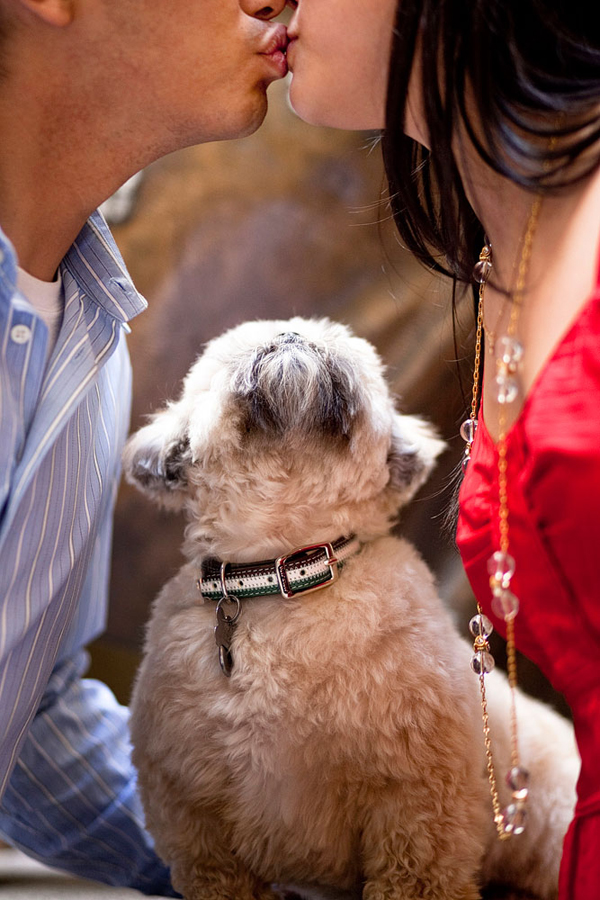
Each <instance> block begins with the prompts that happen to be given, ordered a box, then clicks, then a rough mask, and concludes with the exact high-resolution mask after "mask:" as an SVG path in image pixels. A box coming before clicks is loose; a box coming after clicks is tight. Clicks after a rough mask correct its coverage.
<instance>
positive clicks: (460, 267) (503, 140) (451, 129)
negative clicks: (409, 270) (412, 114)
mask: <svg viewBox="0 0 600 900" xmlns="http://www.w3.org/2000/svg"><path fill="white" fill-rule="evenodd" d="M593 5H594V4H592V7H593ZM599 23H600V17H598V16H596V15H594V14H593V12H592V9H591V8H590V2H589V0H398V12H397V17H396V28H395V31H394V37H393V44H392V54H391V63H390V74H389V82H388V95H387V111H386V128H385V131H384V134H383V139H382V147H383V157H384V164H385V169H386V175H387V178H388V182H389V186H390V201H391V205H392V212H393V215H394V219H395V221H396V225H397V228H398V231H399V233H400V237H401V239H402V240H403V242H404V243H405V244H406V246H407V247H408V248H409V249H410V250H411V251H412V252H413V253H414V254H415V255H416V256H417V257H418V258H419V259H421V260H422V261H423V262H424V263H425V264H426V265H429V266H432V267H433V268H435V269H438V270H439V271H443V272H446V274H450V275H452V276H454V277H455V278H458V279H459V280H463V281H469V280H470V275H471V271H472V268H473V264H474V262H475V260H476V258H477V256H476V254H477V252H478V250H479V248H480V247H481V238H482V230H481V225H480V223H479V222H478V220H477V218H476V216H475V213H474V212H473V210H472V209H471V207H470V206H469V203H468V201H467V198H466V196H465V192H464V189H463V186H462V182H461V179H460V176H459V172H458V168H457V166H456V161H455V157H454V153H453V148H452V140H453V135H454V134H455V131H456V125H457V123H460V122H462V124H463V126H464V128H465V129H466V132H467V134H468V135H469V136H470V138H471V140H472V141H473V143H474V145H475V147H476V149H477V151H478V153H479V154H480V156H481V157H482V159H484V160H485V161H486V162H487V163H488V164H489V165H490V166H491V167H492V168H493V169H494V170H496V171H497V172H499V173H501V174H503V175H506V176H507V177H509V178H511V179H512V180H514V181H515V182H517V183H519V184H521V185H523V186H524V187H525V188H529V189H531V190H540V189H546V190H558V189H560V187H565V186H566V185H568V184H571V183H573V182H575V181H577V180H579V179H581V178H583V177H585V176H586V175H588V174H589V173H590V172H591V171H593V170H594V169H595V168H596V167H597V166H598V165H599V164H600V24H599ZM416 48H418V52H419V55H420V63H421V88H420V89H421V91H422V103H423V114H424V119H425V127H426V130H427V133H428V138H429V140H428V143H429V146H430V147H431V150H427V149H426V148H425V147H423V146H421V145H420V144H418V143H416V142H415V141H413V140H411V139H410V138H408V137H407V136H406V135H405V134H404V119H405V113H406V98H407V93H408V85H409V80H410V75H411V70H412V67H413V61H414V59H415V58H416V55H417V54H416ZM552 136H555V137H556V141H555V142H553V143H552V144H551V142H550V138H551V137H552ZM550 148H552V149H550Z"/></svg>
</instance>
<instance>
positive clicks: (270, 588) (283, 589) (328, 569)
mask: <svg viewBox="0 0 600 900" xmlns="http://www.w3.org/2000/svg"><path fill="white" fill-rule="evenodd" d="M359 550H360V542H359V541H358V539H357V537H356V535H353V534H352V535H350V536H349V537H341V538H338V539H337V541H333V543H323V544H309V545H307V546H305V547H298V548H297V549H296V550H292V551H291V552H290V553H286V554H284V555H283V556H278V557H277V559H267V560H261V561H260V562H254V563H230V562H223V561H222V560H219V559H215V558H214V557H211V558H210V559H206V560H204V562H203V563H202V570H201V571H202V574H201V577H200V578H199V579H198V581H197V582H196V586H197V588H198V590H199V591H200V593H201V595H202V597H204V598H205V599H206V600H221V599H223V598H224V597H236V598H238V599H239V600H243V599H245V598H247V597H264V596H268V595H270V594H281V595H282V596H283V597H285V599H286V600H289V599H290V598H292V597H296V596H298V595H301V594H309V593H311V592H312V591H318V590H320V589H321V588H324V587H327V586H328V585H330V584H333V582H334V581H336V580H337V578H338V575H339V571H340V569H341V568H342V567H343V565H344V562H345V560H346V559H348V557H349V556H353V554H355V553H357V552H358V551H359Z"/></svg>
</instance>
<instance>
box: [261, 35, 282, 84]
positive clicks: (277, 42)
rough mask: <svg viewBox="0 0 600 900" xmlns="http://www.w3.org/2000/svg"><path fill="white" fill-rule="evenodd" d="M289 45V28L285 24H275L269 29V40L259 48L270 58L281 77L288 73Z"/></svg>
mask: <svg viewBox="0 0 600 900" xmlns="http://www.w3.org/2000/svg"><path fill="white" fill-rule="evenodd" d="M287 46H288V37H287V30H286V27H285V25H281V24H278V25H274V26H272V27H271V29H270V31H269V35H268V38H267V40H266V41H265V42H264V44H263V47H262V49H261V50H259V53H260V55H261V56H265V57H266V58H267V59H269V60H270V61H271V62H272V63H273V65H274V66H275V67H276V68H277V71H278V74H279V77H280V78H283V77H284V75H286V74H287V60H286V55H285V54H286V50H287Z"/></svg>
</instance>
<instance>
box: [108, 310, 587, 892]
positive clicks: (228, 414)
mask: <svg viewBox="0 0 600 900" xmlns="http://www.w3.org/2000/svg"><path fill="white" fill-rule="evenodd" d="M442 448H443V445H442V443H441V442H440V441H439V440H437V438H436V437H435V436H434V435H433V434H432V433H431V431H430V429H429V428H428V427H426V426H425V425H424V424H423V423H422V422H420V421H419V420H417V419H415V418H411V417H407V416H402V415H399V414H398V413H396V412H395V410H394V406H393V401H392V399H391V397H390V393H389V391H388V388H387V386H386V384H385V381H384V378H383V375H382V366H381V362H380V360H379V358H378V357H377V354H376V353H375V351H374V350H373V348H372V347H371V346H370V345H369V344H368V343H367V342H366V341H363V340H361V339H359V338H357V337H355V336H353V335H352V334H351V333H350V332H349V331H348V330H347V329H346V328H345V327H343V326H341V325H337V324H333V323H331V322H329V321H326V320H322V321H312V320H308V321H307V320H302V319H292V320H291V321H286V322H283V321H277V322H255V323H247V324H245V325H242V326H240V327H238V328H235V329H233V330H231V331H229V332H227V333H226V334H225V335H223V336H222V337H220V338H218V339H216V340H214V341H212V342H211V343H210V344H209V345H208V346H207V348H206V350H205V352H204V354H203V355H202V356H201V357H200V359H199V360H198V361H197V363H196V364H195V366H194V367H193V368H192V370H191V371H190V373H189V374H188V376H187V378H186V380H185V383H184V389H183V392H182V395H181V398H180V399H179V400H178V401H177V402H175V403H172V404H169V406H168V407H167V408H166V409H165V410H164V411H162V412H160V413H158V414H157V415H156V416H155V417H154V419H153V420H152V422H151V423H150V424H149V425H148V426H146V427H145V428H142V429H141V430H140V431H139V432H138V433H137V434H136V435H134V436H133V438H131V439H130V441H129V443H128V446H127V449H126V453H125V467H126V472H127V475H128V477H129V479H130V480H132V481H134V482H136V483H137V484H138V485H139V486H140V487H141V488H142V489H143V490H144V491H146V492H147V493H148V494H149V495H150V496H151V497H152V498H153V499H155V500H158V501H159V502H160V503H162V504H164V505H166V506H168V507H171V508H180V507H183V508H184V509H185V511H186V513H187V517H188V521H189V524H188V526H187V529H186V538H185V544H184V550H185V553H186V556H187V558H188V560H189V562H188V563H187V565H185V566H184V567H183V568H182V570H181V571H180V572H179V574H178V575H177V576H176V577H175V578H174V579H173V580H172V581H171V582H169V583H168V584H167V585H166V587H165V588H164V589H163V591H162V593H161V594H160V596H159V597H158V599H157V600H156V602H155V605H154V609H153V614H152V619H151V622H150V624H149V627H148V632H147V641H146V651H145V658H144V661H143V663H142V666H141V669H140V672H139V675H138V678H137V682H136V686H135V690H134V696H133V702H132V722H131V724H132V736H133V742H134V747H135V755H134V760H135V763H136V765H137V767H138V769H139V781H140V787H141V791H142V796H143V800H144V805H145V810H146V816H147V824H148V827H149V829H150V830H151V832H152V833H153V835H154V837H155V839H156V844H157V848H158V851H159V853H160V854H161V855H162V856H163V857H164V858H165V860H167V861H168V863H169V864H170V865H171V867H172V875H173V882H174V884H175V886H176V887H178V888H179V890H181V891H182V892H183V894H184V895H185V897H186V900H251V898H254V900H267V898H271V897H273V896H276V893H275V888H273V887H272V885H273V884H275V883H278V884H280V885H281V884H286V885H296V886H298V887H297V888H296V889H297V890H300V891H301V892H303V894H304V895H305V896H307V897H308V896H315V897H360V896H362V897H363V898H365V900H367V898H368V900H384V898H385V900H400V898H402V900H409V898H410V900H412V898H417V897H418V898H435V900H471V898H476V897H479V889H480V886H481V884H482V883H483V882H484V881H486V880H490V879H494V878H501V879H503V880H508V881H509V882H511V883H512V884H514V885H517V886H520V887H523V888H528V889H530V890H533V891H534V892H535V893H537V894H538V895H539V896H540V897H543V898H550V897H552V896H554V894H555V892H556V883H557V871H558V863H559V859H560V853H561V844H562V838H563V836H564V833H565V830H566V827H567V824H568V822H569V820H570V817H571V814H572V809H573V805H574V784H575V779H576V776H577V770H578V758H577V754H576V751H575V747H574V742H573V735H572V729H571V727H570V725H569V724H568V723H567V722H566V721H564V720H563V719H561V718H560V717H559V716H558V715H557V714H555V713H554V712H552V711H551V710H549V709H547V708H546V707H544V706H542V705H540V704H539V703H537V702H535V701H533V700H531V699H528V698H526V697H525V696H522V695H520V696H519V698H518V712H519V722H520V740H521V752H522V757H523V760H524V763H525V764H526V765H527V766H528V767H529V769H530V770H531V802H530V811H529V818H528V829H527V831H526V832H525V833H524V834H523V835H521V836H519V837H515V838H512V839H511V840H510V841H507V842H502V843H501V842H499V841H498V840H497V838H496V835H495V830H494V827H493V823H492V821H491V820H492V812H491V803H490V799H489V789H488V784H487V775H486V768H485V755H484V747H483V738H482V733H481V710H480V702H479V683H478V679H477V678H476V676H475V675H473V673H472V672H471V670H470V666H469V662H470V656H471V649H470V646H469V644H468V643H467V641H465V640H463V639H462V638H461V637H460V636H459V635H458V633H457V631H456V629H455V626H454V624H453V621H452V619H451V617H450V615H449V613H448V612H447V611H446V610H445V609H444V607H443V605H442V603H441V602H440V600H439V598H438V596H437V593H436V589H435V586H434V583H433V578H432V576H431V574H430V572H429V571H428V569H427V568H426V566H425V565H424V563H423V562H422V561H421V559H420V558H419V556H418V555H417V553H416V552H415V550H414V549H413V548H412V547H411V546H410V545H409V544H408V543H407V542H406V541H404V540H400V539H397V538H395V537H391V536H390V535H389V532H390V529H391V526H392V524H393V522H394V520H395V518H396V516H397V512H398V510H399V508H400V507H401V506H403V505H404V504H405V503H406V502H407V501H408V500H409V499H410V497H411V496H412V495H413V493H414V492H415V491H416V490H417V488H418V487H419V486H420V485H421V484H422V483H423V481H424V480H425V478H426V476H427V474H428V473H429V471H430V469H431V467H432V466H433V464H434V461H435V458H436V456H437V455H438V454H439V452H440V451H441V450H442ZM350 533H355V534H357V535H358V537H359V538H360V540H361V542H362V544H363V546H362V549H361V551H360V552H359V553H358V554H357V555H356V556H354V557H352V558H350V559H349V560H348V561H347V562H346V564H345V565H344V568H343V571H342V573H341V575H340V578H339V580H338V581H337V582H336V583H335V584H333V585H332V586H329V587H327V588H325V589H323V590H321V591H318V592H315V593H311V594H308V595H305V596H300V597H297V598H294V599H291V600H284V599H283V598H282V597H280V596H274V597H265V598H260V599H248V600H246V601H244V602H243V612H242V615H241V618H240V620H239V626H238V627H237V630H236V634H235V637H234V640H233V647H232V652H233V658H234V668H233V673H232V676H231V678H226V677H225V676H224V675H223V673H222V672H221V669H220V667H219V662H218V653H217V647H216V645H215V641H214V635H213V626H214V624H215V604H214V602H210V601H207V602H205V603H203V602H202V601H201V599H200V597H199V594H198V591H197V588H196V579H197V578H198V575H199V571H200V565H201V562H202V560H203V559H204V558H206V557H208V556H215V557H218V558H220V559H222V560H228V561H230V562H248V561H252V560H257V559H265V558H273V557H276V556H278V555H280V554H282V553H285V552H289V551H290V550H292V549H294V548H296V547H299V546H302V545H305V544H311V543H314V542H317V541H333V540H335V539H336V538H338V537H340V536H341V535H344V534H346V535H347V534H350ZM486 681H487V685H488V695H489V705H490V716H491V721H492V729H493V735H494V753H495V761H496V767H497V771H498V773H499V774H498V780H499V789H500V794H501V802H502V804H503V805H504V804H505V803H507V802H508V800H509V792H508V789H507V788H506V786H505V785H504V784H503V776H504V773H505V772H506V771H507V770H508V768H509V767H510V761H509V760H510V750H509V725H508V719H509V696H508V686H507V683H506V680H505V678H504V676H503V675H501V674H499V673H493V674H492V675H491V676H489V677H488V678H487V679H486Z"/></svg>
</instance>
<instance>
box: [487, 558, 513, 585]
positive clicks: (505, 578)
mask: <svg viewBox="0 0 600 900" xmlns="http://www.w3.org/2000/svg"><path fill="white" fill-rule="evenodd" d="M487 569H488V574H489V576H490V578H493V579H494V581H495V582H496V583H497V584H501V585H502V586H503V587H505V588H506V587H508V585H509V584H510V579H511V578H512V577H513V575H514V574H515V561H514V559H513V557H512V556H511V555H510V553H505V552H504V551H503V550H496V552H495V553H493V554H492V555H491V556H490V558H489V559H488V564H487Z"/></svg>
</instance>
